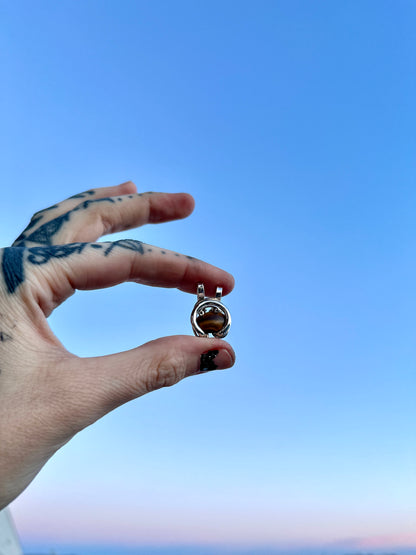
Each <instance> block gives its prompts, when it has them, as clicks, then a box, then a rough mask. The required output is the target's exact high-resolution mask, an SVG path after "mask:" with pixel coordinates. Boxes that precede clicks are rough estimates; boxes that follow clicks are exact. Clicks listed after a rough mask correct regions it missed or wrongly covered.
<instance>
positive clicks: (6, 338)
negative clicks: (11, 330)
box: [0, 331, 13, 343]
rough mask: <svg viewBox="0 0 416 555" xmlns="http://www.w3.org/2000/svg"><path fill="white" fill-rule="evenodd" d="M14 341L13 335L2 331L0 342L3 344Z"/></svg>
mask: <svg viewBox="0 0 416 555" xmlns="http://www.w3.org/2000/svg"><path fill="white" fill-rule="evenodd" d="M11 339H13V337H12V336H11V335H9V334H8V333H6V332H5V331H0V341H1V342H2V343H3V342H4V341H10V340H11Z"/></svg>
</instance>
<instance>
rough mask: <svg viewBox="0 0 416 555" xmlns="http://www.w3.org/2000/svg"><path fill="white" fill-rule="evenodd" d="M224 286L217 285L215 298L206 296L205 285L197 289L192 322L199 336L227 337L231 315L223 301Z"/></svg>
mask: <svg viewBox="0 0 416 555" xmlns="http://www.w3.org/2000/svg"><path fill="white" fill-rule="evenodd" d="M221 297H222V287H217V291H216V293H215V299H214V298H211V297H205V289H204V285H203V284H202V283H200V284H199V285H198V289H197V301H196V303H195V306H194V308H193V310H192V313H191V324H192V329H193V330H194V334H195V335H196V336H198V337H208V334H211V335H212V336H213V337H221V338H222V337H225V336H226V335H227V333H228V332H229V330H230V326H231V315H230V312H229V310H228V308H226V307H225V306H224V305H223V304H222V302H221Z"/></svg>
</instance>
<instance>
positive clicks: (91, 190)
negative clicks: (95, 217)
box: [68, 189, 95, 200]
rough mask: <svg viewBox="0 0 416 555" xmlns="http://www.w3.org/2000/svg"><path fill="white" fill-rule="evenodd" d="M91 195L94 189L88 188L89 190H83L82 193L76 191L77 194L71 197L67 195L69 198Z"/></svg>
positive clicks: (93, 193)
mask: <svg viewBox="0 0 416 555" xmlns="http://www.w3.org/2000/svg"><path fill="white" fill-rule="evenodd" d="M92 195H95V190H94V189H90V190H89V191H85V192H84V193H78V194H77V195H72V197H69V199H73V198H85V197H88V196H92ZM69 199H68V200H69Z"/></svg>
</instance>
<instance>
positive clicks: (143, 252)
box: [25, 239, 234, 313]
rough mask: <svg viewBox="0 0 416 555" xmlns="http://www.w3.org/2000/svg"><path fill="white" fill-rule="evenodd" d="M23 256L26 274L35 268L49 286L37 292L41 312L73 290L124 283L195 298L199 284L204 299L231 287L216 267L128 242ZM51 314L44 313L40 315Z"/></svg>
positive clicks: (60, 247) (227, 277)
mask: <svg viewBox="0 0 416 555" xmlns="http://www.w3.org/2000/svg"><path fill="white" fill-rule="evenodd" d="M26 250H27V255H26V260H25V266H26V268H28V266H30V265H31V266H32V267H36V268H33V270H35V273H36V274H37V273H38V272H40V273H41V274H42V276H41V277H42V281H43V282H44V280H45V278H46V282H47V283H48V284H49V289H50V290H49V292H47V291H45V289H44V288H42V290H41V291H40V292H38V298H39V304H40V305H41V306H43V307H45V306H50V305H51V303H50V301H49V299H48V297H52V298H53V302H54V303H55V306H56V304H59V303H61V302H62V301H64V300H65V299H66V298H67V297H69V296H70V295H71V294H72V293H73V291H74V289H81V290H88V289H101V288H105V287H111V286H113V285H116V284H119V283H122V282H125V281H133V282H136V283H141V284H144V285H152V286H156V287H176V288H177V289H179V290H181V291H184V292H186V293H196V288H197V285H198V284H199V283H203V284H204V286H205V291H206V295H207V296H212V297H213V296H214V295H215V291H216V288H217V287H218V286H220V287H222V288H223V294H224V295H227V294H228V293H229V292H230V291H232V289H233V287H234V278H233V276H232V275H231V274H229V273H228V272H226V271H224V270H222V269H220V268H217V267H216V266H212V265H211V264H208V263H206V262H203V261H202V260H198V259H196V258H193V257H191V256H186V255H183V254H179V253H176V252H173V251H168V250H165V249H160V248H159V247H154V246H151V245H147V244H145V243H142V242H141V241H135V240H132V239H124V240H121V241H114V242H102V243H72V244H69V245H57V246H52V247H47V248H46V247H33V248H29V249H26ZM42 267H44V269H43V268H42ZM48 293H49V294H48ZM51 310H52V309H50V310H49V309H46V310H45V313H50V312H51Z"/></svg>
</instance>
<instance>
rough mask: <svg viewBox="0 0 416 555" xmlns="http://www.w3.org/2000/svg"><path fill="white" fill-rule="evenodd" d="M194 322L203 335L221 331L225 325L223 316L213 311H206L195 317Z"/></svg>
mask: <svg viewBox="0 0 416 555" xmlns="http://www.w3.org/2000/svg"><path fill="white" fill-rule="evenodd" d="M196 322H197V324H198V326H199V327H200V328H201V330H202V331H204V332H205V333H215V332H219V331H221V330H222V328H223V327H224V324H225V316H224V314H221V312H216V311H214V309H211V310H207V312H204V314H202V315H199V316H197V318H196Z"/></svg>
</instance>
